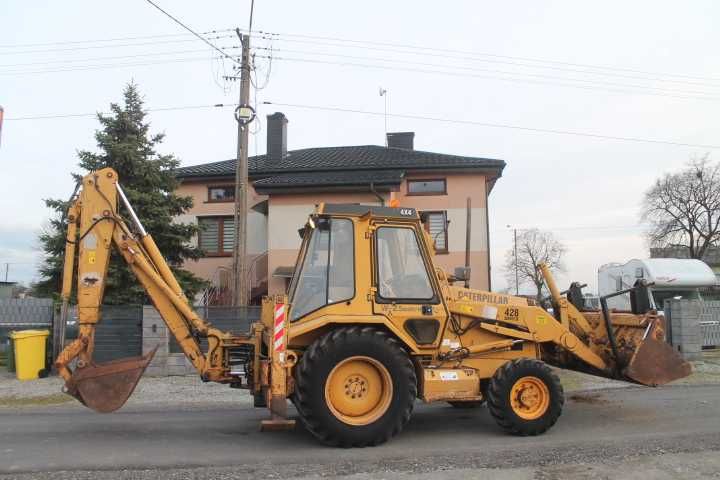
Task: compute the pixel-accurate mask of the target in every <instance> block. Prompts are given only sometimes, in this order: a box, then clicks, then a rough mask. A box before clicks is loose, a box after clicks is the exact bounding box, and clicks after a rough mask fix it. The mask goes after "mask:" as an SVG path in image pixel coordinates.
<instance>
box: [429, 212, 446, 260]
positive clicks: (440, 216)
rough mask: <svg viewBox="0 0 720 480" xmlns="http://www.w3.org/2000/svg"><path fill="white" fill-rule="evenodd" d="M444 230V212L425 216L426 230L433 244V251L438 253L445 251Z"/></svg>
mask: <svg viewBox="0 0 720 480" xmlns="http://www.w3.org/2000/svg"><path fill="white" fill-rule="evenodd" d="M446 228H447V222H446V220H445V212H431V213H428V214H427V229H428V232H429V233H430V237H431V238H432V240H433V242H435V249H436V250H438V251H445V250H447V235H446Z"/></svg>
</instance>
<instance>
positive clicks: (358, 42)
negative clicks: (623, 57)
mask: <svg viewBox="0 0 720 480" xmlns="http://www.w3.org/2000/svg"><path fill="white" fill-rule="evenodd" d="M257 33H258V34H262V35H269V36H273V37H296V38H306V39H317V40H329V41H335V42H343V43H356V44H361V45H363V44H366V45H378V46H388V47H397V48H405V49H412V50H422V51H423V52H427V51H436V52H445V53H459V54H464V55H474V56H486V57H491V58H507V59H511V60H522V61H529V62H537V63H549V64H555V65H566V66H572V67H584V68H594V69H598V70H613V71H620V72H631V73H640V74H646V75H661V76H667V77H677V78H689V79H694V80H708V81H712V82H720V78H714V77H704V76H697V75H685V74H676V73H661V72H651V71H647V70H639V69H633V68H623V67H613V66H608V65H592V64H587V63H576V62H565V61H558V60H548V59H538V58H532V57H519V56H513V55H498V54H493V53H484V52H473V51H467V50H455V49H448V48H437V47H427V46H420V45H409V44H398V43H391V42H377V41H371V40H355V39H348V38H339V37H327V36H317V35H301V34H295V33H275V32H267V31H262V30H258V31H257Z"/></svg>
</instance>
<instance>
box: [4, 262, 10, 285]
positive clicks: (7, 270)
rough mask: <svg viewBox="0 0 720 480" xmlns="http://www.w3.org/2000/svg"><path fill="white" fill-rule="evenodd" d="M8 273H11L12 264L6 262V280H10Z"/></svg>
mask: <svg viewBox="0 0 720 480" xmlns="http://www.w3.org/2000/svg"><path fill="white" fill-rule="evenodd" d="M8 273H10V264H9V263H5V281H6V282H7V281H8Z"/></svg>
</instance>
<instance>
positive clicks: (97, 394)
mask: <svg viewBox="0 0 720 480" xmlns="http://www.w3.org/2000/svg"><path fill="white" fill-rule="evenodd" d="M118 199H120V200H121V201H122V203H123V205H124V207H125V209H126V210H127V212H128V214H129V216H130V217H131V219H132V222H133V226H134V231H133V230H131V229H130V228H129V227H128V225H127V224H126V223H125V221H124V220H123V218H122V217H121V216H120V215H119V212H118ZM67 219H68V228H67V236H66V248H65V264H64V269H63V287H62V300H63V317H65V316H66V315H67V306H68V303H69V299H70V295H71V291H72V287H73V278H75V277H76V278H77V306H78V318H79V334H78V338H77V339H76V340H74V341H73V342H71V343H70V344H69V345H67V346H66V347H65V348H64V349H63V350H62V352H61V353H60V355H59V356H58V358H57V360H56V362H55V367H56V369H57V371H58V373H59V374H60V375H61V376H62V377H63V379H64V380H65V391H66V392H67V393H68V394H70V395H72V396H74V397H76V398H77V399H78V400H80V402H82V403H83V404H85V405H86V406H88V407H90V408H92V409H93V410H96V411H99V412H110V411H114V410H117V409H118V408H120V407H121V406H122V405H123V404H124V403H125V402H126V401H127V399H128V398H129V396H130V395H131V394H132V392H133V390H134V389H135V386H136V384H137V382H138V381H139V379H140V377H141V376H142V373H143V371H144V370H145V369H146V368H147V366H148V364H149V363H150V361H151V360H152V358H153V355H154V353H155V350H153V351H152V352H150V353H148V354H147V355H145V356H142V357H135V358H128V359H122V360H115V361H112V362H108V363H105V364H98V363H95V362H93V360H92V353H93V346H94V337H95V327H96V325H97V323H98V322H99V321H100V318H101V310H100V309H101V305H102V298H103V293H104V290H105V286H106V284H107V271H108V266H109V262H110V252H111V249H112V248H113V247H114V248H116V249H117V250H118V252H119V253H120V255H121V256H122V258H123V259H124V260H125V261H126V262H127V264H128V265H129V267H130V269H131V270H132V271H133V273H134V274H135V276H136V277H137V279H138V281H139V282H140V284H141V285H142V286H143V288H144V289H145V291H146V292H147V295H148V297H149V298H150V300H151V301H152V303H153V304H154V305H155V307H156V309H157V310H158V312H159V313H160V315H161V316H162V318H163V319H164V321H165V323H166V324H167V327H168V329H169V331H170V333H171V334H172V335H173V336H174V337H175V338H176V339H177V341H178V344H179V345H180V348H181V349H182V351H183V353H184V354H185V355H186V357H187V358H188V359H189V360H190V362H191V363H192V364H193V366H194V367H195V369H196V370H197V371H198V373H199V374H200V375H201V378H202V379H203V380H205V381H216V382H223V383H233V382H238V381H241V380H240V379H239V377H238V376H236V375H233V373H232V372H231V371H230V367H229V362H228V351H229V350H230V349H232V348H233V347H235V348H242V347H243V346H246V347H250V348H249V349H248V351H252V352H255V353H254V354H255V355H257V354H258V353H257V352H259V350H260V348H259V345H257V343H258V342H259V340H258V338H259V337H260V336H258V335H249V334H248V335H247V336H237V335H231V334H229V333H226V332H222V331H220V330H218V329H217V328H214V327H212V326H211V325H210V324H208V323H207V322H205V321H204V320H203V319H202V318H201V317H200V316H199V315H198V314H197V313H196V312H195V311H194V310H193V309H192V308H191V307H190V305H189V303H188V300H187V298H186V297H185V295H184V294H183V292H182V289H181V288H180V285H179V284H178V282H177V280H176V279H175V276H174V275H173V273H172V271H171V270H170V267H169V266H168V264H167V262H166V261H165V259H164V258H163V256H162V254H161V253H160V251H159V250H158V248H157V245H156V244H155V241H154V240H153V238H152V236H150V235H149V234H148V233H147V232H146V231H145V229H144V228H143V226H142V224H141V223H140V220H139V219H138V217H137V215H136V214H135V212H134V210H133V208H132V206H131V205H130V202H129V201H128V200H127V198H126V196H125V194H124V192H123V190H122V188H121V187H120V184H119V183H118V181H117V173H116V172H115V171H114V170H112V169H110V168H105V169H102V170H99V171H97V172H92V173H90V174H89V175H87V176H86V177H84V178H83V180H82V186H81V188H80V192H79V194H78V195H77V196H75V195H74V198H73V199H72V200H71V205H70V208H69V210H68V216H67ZM76 257H77V274H76V275H73V273H74V270H75V264H76ZM201 337H202V338H206V339H207V342H208V349H207V353H206V354H205V353H203V351H202V349H201V347H200V343H199V338H201ZM73 362H74V364H73ZM71 365H72V366H71Z"/></svg>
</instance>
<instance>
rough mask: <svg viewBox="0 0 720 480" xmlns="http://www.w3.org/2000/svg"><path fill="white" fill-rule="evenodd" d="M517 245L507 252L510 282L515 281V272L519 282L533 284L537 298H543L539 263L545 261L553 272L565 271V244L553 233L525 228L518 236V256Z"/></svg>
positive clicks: (506, 267) (508, 278)
mask: <svg viewBox="0 0 720 480" xmlns="http://www.w3.org/2000/svg"><path fill="white" fill-rule="evenodd" d="M514 247H515V246H513V248H511V249H510V250H508V251H507V253H506V254H505V271H506V277H507V280H508V284H511V285H512V284H514V283H515V272H516V269H517V277H518V283H519V284H521V285H522V284H532V285H533V286H534V287H535V288H536V290H537V295H536V296H537V299H538V300H540V299H541V298H542V290H543V284H544V281H543V276H542V273H541V272H540V271H539V270H538V265H540V264H541V263H545V264H546V265H547V266H548V267H550V270H551V271H553V272H563V271H565V267H564V266H563V263H562V258H563V255H564V254H565V252H566V248H565V246H564V245H563V244H562V243H560V241H559V240H558V239H557V238H556V237H555V235H553V233H552V232H546V231H541V230H538V229H537V228H533V229H530V230H523V231H521V232H519V234H518V236H517V258H516V257H515V248H514Z"/></svg>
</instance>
